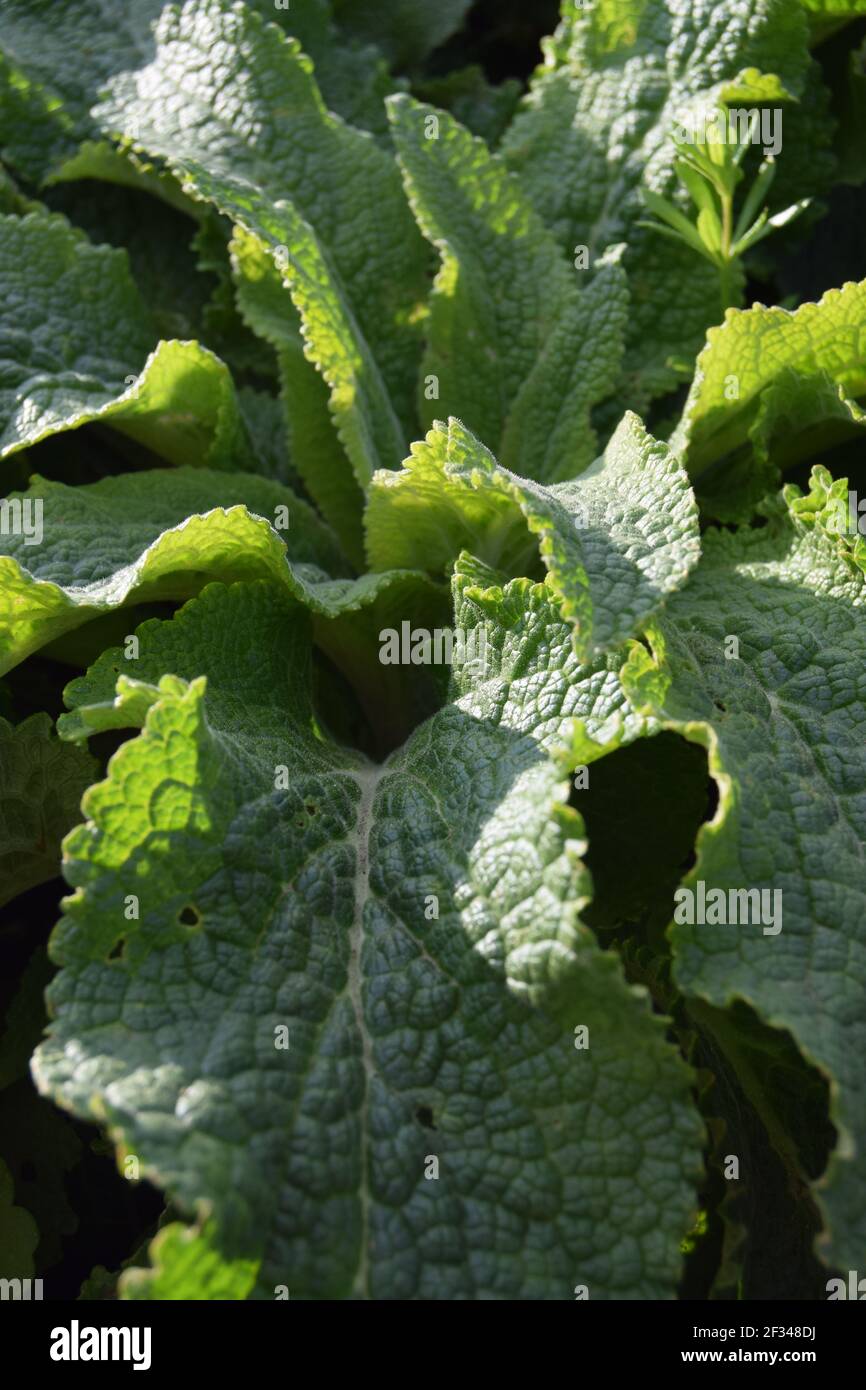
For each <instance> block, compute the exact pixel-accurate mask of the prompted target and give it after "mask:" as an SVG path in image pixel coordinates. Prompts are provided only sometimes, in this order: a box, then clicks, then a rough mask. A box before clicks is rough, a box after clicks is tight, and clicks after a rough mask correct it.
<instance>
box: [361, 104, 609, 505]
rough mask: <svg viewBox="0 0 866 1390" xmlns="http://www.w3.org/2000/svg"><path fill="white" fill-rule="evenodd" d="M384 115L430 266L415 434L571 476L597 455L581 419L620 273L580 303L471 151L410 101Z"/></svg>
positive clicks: (602, 383)
mask: <svg viewBox="0 0 866 1390" xmlns="http://www.w3.org/2000/svg"><path fill="white" fill-rule="evenodd" d="M388 108H389V113H390V116H391V121H392V124H393V131H394V141H395V144H396V147H397V153H398V155H399V158H400V163H401V165H402V167H403V173H404V177H405V181H406V191H407V194H408V196H409V200H410V202H411V204H412V208H413V211H414V213H415V216H416V217H417V219H418V222H419V225H420V227H421V229H422V231H423V232H424V235H425V236H426V237H427V238H428V240H429V241H431V242H432V243H433V245H434V246H436V247H437V248H438V250H439V252H440V256H441V261H442V264H441V267H440V270H439V274H438V276H437V278H436V284H435V286H434V290H433V296H432V300H431V305H430V320H429V328H428V339H427V348H426V352H425V356H424V362H423V367H422V378H423V381H422V384H423V388H424V389H423V393H422V394H423V398H422V401H421V410H422V412H423V415H424V417H425V421H426V423H427V424H428V425H429V424H430V423H432V421H433V420H434V419H435V418H436V417H437V416H441V415H442V414H443V413H446V414H449V415H450V414H453V415H456V416H459V418H460V419H462V420H463V421H465V423H466V424H467V425H468V426H469V428H470V429H472V430H474V431H475V433H476V434H477V435H478V436H479V437H480V438H481V439H482V440H483V441H484V443H485V444H486V445H487V446H488V447H489V448H490V449H492V450H493V451H494V452H495V453H497V454H500V453H501V455H502V461H503V462H504V463H506V464H507V465H508V466H509V467H511V468H514V469H515V470H516V471H517V472H520V473H522V474H523V475H524V476H525V477H531V478H537V479H538V480H539V481H540V482H555V481H556V480H558V479H560V478H569V477H574V476H575V475H576V474H577V473H579V472H580V471H581V470H582V469H583V468H585V467H586V466H587V464H589V463H591V462H592V460H593V458H595V456H596V454H597V452H598V451H597V448H596V439H595V434H594V431H593V429H592V426H591V424H590V409H591V407H592V406H593V405H594V404H595V403H596V402H597V401H599V400H601V399H603V398H604V397H605V396H606V395H609V394H610V393H612V391H613V389H614V387H615V385H616V383H617V380H618V376H619V366H620V357H621V352H622V338H623V334H624V331H625V321H626V315H627V307H628V296H627V292H626V287H625V277H624V275H623V273H622V271H621V270H620V269H619V267H618V266H617V265H616V264H615V263H614V264H610V265H607V266H606V267H605V269H604V271H603V272H602V274H601V275H600V276H599V277H598V279H597V280H596V281H594V282H593V284H592V286H591V288H590V289H589V290H587V291H585V292H584V293H581V292H580V290H579V288H578V281H579V279H580V276H581V273H580V272H579V271H577V270H575V269H574V268H573V267H570V266H569V265H568V264H567V263H566V260H565V258H564V256H563V255H562V252H561V250H560V248H559V247H558V246H557V244H556V241H555V240H554V238H553V236H552V235H551V234H550V233H549V232H548V231H547V230H546V228H545V227H544V225H543V223H542V221H541V219H540V217H539V216H538V214H537V213H536V212H535V210H534V209H533V207H532V205H531V203H530V202H529V199H528V198H527V197H526V195H525V193H524V192H523V190H522V189H521V187H520V185H519V184H518V182H517V180H516V179H515V178H514V177H513V175H511V174H510V173H509V171H508V169H507V168H506V167H505V164H504V163H503V162H502V161H501V160H500V159H499V158H498V157H497V156H495V155H491V154H490V153H489V151H488V150H487V148H486V146H485V145H484V142H483V141H482V140H480V139H478V138H477V137H475V136H472V135H470V133H469V132H468V131H467V130H465V129H464V128H463V127H462V126H461V125H459V124H458V122H457V121H455V120H454V119H453V118H452V117H451V116H448V115H447V114H446V113H445V112H442V111H439V112H437V111H434V110H433V108H432V107H429V106H424V105H422V104H421V103H419V102H416V101H413V100H412V99H411V98H410V97H407V96H402V95H401V96H395V97H392V98H391V99H390V100H389V103H388ZM503 435H504V436H505V438H504V440H503Z"/></svg>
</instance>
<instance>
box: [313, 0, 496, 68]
mask: <svg viewBox="0 0 866 1390" xmlns="http://www.w3.org/2000/svg"><path fill="white" fill-rule="evenodd" d="M471 3H472V0H437V3H436V4H435V5H427V4H421V5H419V4H418V3H417V0H377V3H376V4H375V5H359V4H357V3H355V0H333V5H334V14H335V16H336V19H337V22H338V23H339V25H340V27H341V28H342V29H343V30H344V31H345V32H346V33H347V34H352V35H353V36H354V37H355V38H357V39H360V40H362V41H363V42H365V43H374V44H376V45H377V46H378V47H379V48H381V50H382V52H383V53H384V54H385V56H386V57H387V58H388V61H389V62H390V63H391V64H392V65H393V66H394V67H397V68H403V67H407V66H409V65H411V66H413V67H415V66H419V65H420V64H421V62H422V61H423V59H424V58H426V56H427V54H428V53H429V52H430V50H431V49H433V48H438V47H439V45H440V44H442V43H444V42H445V40H446V39H447V38H450V36H451V35H452V34H453V33H454V31H455V30H456V29H459V28H460V26H461V24H462V23H463V19H464V16H465V14H466V11H467V10H468V9H469V6H470V5H471Z"/></svg>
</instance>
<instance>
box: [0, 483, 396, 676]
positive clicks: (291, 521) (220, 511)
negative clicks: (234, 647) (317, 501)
mask: <svg viewBox="0 0 866 1390" xmlns="http://www.w3.org/2000/svg"><path fill="white" fill-rule="evenodd" d="M17 496H18V494H13V497H17ZM21 497H22V499H23V500H24V502H25V504H26V502H28V501H29V503H30V505H31V507H32V506H34V505H35V503H36V502H37V501H39V502H41V504H42V529H43V538H42V542H41V544H38V545H34V544H31V543H30V539H29V538H28V536H26V535H18V536H16V535H9V536H4V537H3V538H2V541H0V544H2V548H3V552H4V553H3V555H2V556H0V667H2V669H3V670H8V669H9V668H10V667H11V666H14V665H16V664H17V662H19V661H21V660H23V659H24V657H25V656H28V655H29V654H30V653H31V652H33V651H36V650H38V649H39V647H41V646H44V645H45V643H46V642H49V641H51V640H52V639H53V638H55V637H57V636H59V635H60V634H61V633H64V632H69V631H71V630H73V629H74V628H76V627H80V626H81V624H82V623H84V622H86V621H87V620H88V618H92V617H94V616H96V614H98V613H100V612H105V611H107V610H110V609H112V608H117V607H119V606H121V605H122V604H126V603H130V602H132V601H133V600H136V601H140V602H144V601H149V600H151V599H155V598H160V599H166V598H186V597H189V595H190V594H193V593H196V592H197V591H198V590H199V589H200V588H201V586H202V584H204V583H206V582H207V580H208V579H213V578H221V579H224V580H228V579H231V578H238V577H241V576H244V577H246V578H251V577H254V576H263V575H265V574H269V575H271V576H273V578H274V579H275V580H277V581H278V582H280V583H284V584H286V585H289V586H290V587H292V589H293V591H295V592H296V593H297V594H298V595H299V596H301V595H303V596H304V598H305V599H308V600H309V601H310V602H312V603H314V604H316V603H320V604H321V605H322V607H323V609H329V608H330V607H332V606H334V607H339V606H340V597H341V596H342V595H344V594H345V593H346V592H348V591H352V590H353V586H354V588H356V589H357V588H358V587H359V586H360V587H366V588H368V589H370V588H373V587H375V585H376V583H377V582H378V581H380V580H381V578H382V576H377V577H375V576H370V577H369V578H367V579H366V580H357V581H351V580H348V579H341V578H339V577H334V578H331V576H332V575H333V576H340V575H343V574H346V573H347V570H346V567H345V562H342V561H341V559H340V555H339V550H338V548H337V545H336V542H335V541H334V538H333V536H332V535H331V533H330V532H329V531H328V529H327V527H325V526H324V525H323V524H322V522H321V521H319V520H318V518H317V517H316V515H315V513H313V512H312V510H311V509H310V507H309V506H308V505H306V504H305V503H303V502H301V501H299V499H298V498H296V497H295V496H294V494H293V493H291V492H290V491H289V490H288V488H284V487H282V486H281V485H280V484H278V483H272V482H269V481H268V480H267V479H264V478H255V477H251V476H248V475H244V476H230V475H227V474H224V473H211V472H209V471H208V470H206V469H176V470H171V471H170V472H162V471H157V472H143V473H126V474H122V475H121V476H120V477H117V478H104V479H102V481H100V482H98V483H92V484H89V485H86V486H81V487H72V488H70V487H67V486H66V485H65V484H63V483H53V482H49V481H48V480H47V479H44V478H38V477H35V478H33V479H32V480H31V485H30V489H29V491H28V492H27V493H26V494H21ZM278 508H286V509H287V516H286V517H284V516H283V515H282V514H280V513H278ZM31 516H32V513H31ZM284 520H287V521H288V528H287V529H285V528H284V527H283V525H282V523H283V521H284ZM275 526H276V527H277V528H278V529H274V528H275Z"/></svg>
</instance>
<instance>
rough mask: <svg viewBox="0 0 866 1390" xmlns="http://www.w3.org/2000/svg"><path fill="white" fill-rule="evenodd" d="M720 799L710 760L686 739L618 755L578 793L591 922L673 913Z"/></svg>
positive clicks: (611, 925) (603, 761)
mask: <svg viewBox="0 0 866 1390" xmlns="http://www.w3.org/2000/svg"><path fill="white" fill-rule="evenodd" d="M716 801H717V792H716V784H715V782H714V781H713V779H712V778H711V777H710V776H709V771H708V767H707V755H706V752H705V750H704V749H703V748H701V747H700V745H699V744H695V743H689V742H688V741H687V740H686V739H684V738H682V737H681V736H680V735H679V734H674V733H667V732H666V733H661V734H657V735H656V737H655V738H648V739H639V740H638V741H637V742H636V743H632V744H630V745H629V746H628V747H626V748H621V749H617V751H616V752H614V753H611V754H609V755H608V756H607V757H605V758H599V760H598V761H597V762H595V763H593V764H592V765H591V766H590V768H589V782H588V785H587V786H586V787H585V788H583V789H582V790H580V791H573V792H572V794H571V805H573V806H575V807H576V808H577V810H579V811H580V813H581V815H582V816H583V819H584V823H585V825H586V833H587V838H588V840H589V850H588V852H587V856H586V864H587V868H588V869H589V870H590V872H591V873H592V877H593V885H594V895H593V901H592V903H591V904H590V906H589V907H588V908H587V909H585V911H584V912H583V914H582V916H583V920H584V921H585V922H586V924H587V925H588V926H590V927H593V928H596V929H598V928H602V929H604V930H606V931H609V930H611V929H616V928H618V927H619V928H622V927H628V926H633V925H635V924H637V923H641V922H646V921H648V920H649V919H650V918H655V917H656V916H657V915H658V916H659V917H664V918H665V919H666V920H669V918H670V917H671V916H672V915H673V909H674V902H673V894H674V890H675V888H676V887H677V884H678V883H679V882H680V880H681V879H682V877H683V875H684V873H686V872H687V871H688V868H689V867H690V866H691V864H693V863H694V845H695V838H696V836H697V833H698V830H699V829H700V826H701V823H702V822H703V821H705V820H707V819H709V818H710V816H711V815H712V813H713V811H714V810H715V802H716Z"/></svg>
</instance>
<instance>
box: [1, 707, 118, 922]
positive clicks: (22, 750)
mask: <svg viewBox="0 0 866 1390" xmlns="http://www.w3.org/2000/svg"><path fill="white" fill-rule="evenodd" d="M96 772H97V764H96V762H95V760H94V759H93V758H91V757H90V756H89V755H88V754H87V753H85V752H84V750H83V749H80V748H70V747H68V746H66V745H64V744H62V743H60V741H59V740H58V739H57V738H56V737H55V736H54V733H53V729H52V724H51V720H50V718H49V716H48V715H47V714H34V715H31V716H30V718H29V719H25V720H24V721H23V722H22V723H21V724H17V725H13V724H9V723H7V721H6V720H5V719H0V907H2V905H3V904H4V903H8V902H9V901H10V900H11V899H12V898H14V897H16V896H17V895H18V894H19V893H24V892H26V891H27V889H28V888H35V887H36V885H37V884H38V883H45V882H46V881H47V880H48V879H50V878H56V877H57V875H58V873H59V872H60V841H61V840H62V839H63V836H64V835H65V834H66V832H67V830H69V829H70V828H71V827H72V826H73V825H75V823H76V821H77V820H78V819H79V807H80V805H81V798H82V796H83V795H84V792H85V791H86V790H87V788H88V787H89V786H90V783H91V782H92V781H93V779H94V777H95V776H96Z"/></svg>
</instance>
